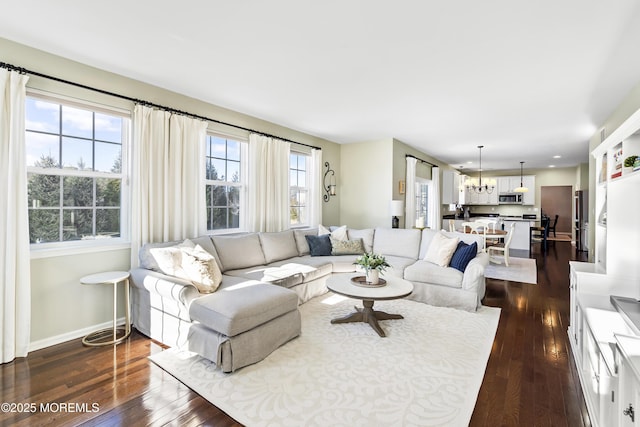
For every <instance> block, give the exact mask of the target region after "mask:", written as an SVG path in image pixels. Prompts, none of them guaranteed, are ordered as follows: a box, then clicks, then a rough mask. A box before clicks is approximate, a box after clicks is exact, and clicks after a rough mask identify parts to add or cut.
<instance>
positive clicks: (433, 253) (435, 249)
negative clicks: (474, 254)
mask: <svg viewBox="0 0 640 427" xmlns="http://www.w3.org/2000/svg"><path fill="white" fill-rule="evenodd" d="M459 241H460V239H458V238H457V237H454V238H449V237H447V236H445V235H444V234H442V233H441V232H438V234H436V235H435V236H433V239H432V240H431V243H430V244H429V249H427V254H426V255H425V257H424V260H425V261H429V262H432V263H434V264H438V265H439V266H440V267H447V266H448V265H449V262H450V261H451V257H452V256H453V254H454V253H455V251H456V248H457V247H458V242H459Z"/></svg>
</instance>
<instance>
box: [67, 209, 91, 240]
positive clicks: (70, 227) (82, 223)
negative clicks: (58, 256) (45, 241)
mask: <svg viewBox="0 0 640 427" xmlns="http://www.w3.org/2000/svg"><path fill="white" fill-rule="evenodd" d="M62 216H63V223H62V240H64V241H65V242H66V241H69V240H81V239H82V238H83V237H93V210H92V209H65V210H64V211H63V212H62Z"/></svg>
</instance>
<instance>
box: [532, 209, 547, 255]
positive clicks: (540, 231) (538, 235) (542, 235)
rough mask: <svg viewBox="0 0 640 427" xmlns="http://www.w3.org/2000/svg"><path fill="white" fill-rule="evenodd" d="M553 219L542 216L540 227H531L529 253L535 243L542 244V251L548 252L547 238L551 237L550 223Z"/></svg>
mask: <svg viewBox="0 0 640 427" xmlns="http://www.w3.org/2000/svg"><path fill="white" fill-rule="evenodd" d="M550 219H551V218H549V217H548V216H546V215H543V216H542V219H541V220H540V225H539V226H533V227H529V251H531V245H533V244H534V243H538V242H539V243H542V249H543V250H544V251H545V252H546V250H547V237H548V236H549V223H550V222H551V221H550Z"/></svg>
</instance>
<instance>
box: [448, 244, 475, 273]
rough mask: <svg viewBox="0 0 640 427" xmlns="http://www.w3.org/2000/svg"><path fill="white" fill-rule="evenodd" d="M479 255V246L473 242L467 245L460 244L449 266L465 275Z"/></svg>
mask: <svg viewBox="0 0 640 427" xmlns="http://www.w3.org/2000/svg"><path fill="white" fill-rule="evenodd" d="M477 253H478V244H477V243H476V242H473V243H472V244H470V245H467V244H466V243H465V242H458V247H457V248H456V251H455V252H454V253H453V256H452V257H451V262H449V266H450V267H452V268H455V269H456V270H458V271H461V272H463V273H464V270H466V269H467V265H468V264H469V262H470V261H471V260H472V259H474V258H475V257H476V254H477Z"/></svg>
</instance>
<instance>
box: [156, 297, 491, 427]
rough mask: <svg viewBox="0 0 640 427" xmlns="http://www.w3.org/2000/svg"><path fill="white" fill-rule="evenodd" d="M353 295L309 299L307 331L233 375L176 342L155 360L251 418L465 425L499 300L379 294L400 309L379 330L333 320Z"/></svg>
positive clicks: (304, 309) (289, 422) (268, 422)
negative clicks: (473, 304)
mask: <svg viewBox="0 0 640 427" xmlns="http://www.w3.org/2000/svg"><path fill="white" fill-rule="evenodd" d="M354 304H356V305H358V306H361V304H362V303H361V302H360V301H354V300H349V299H346V298H344V297H340V296H337V295H333V294H331V293H329V294H326V295H324V296H321V297H317V298H314V299H313V300H311V301H309V302H307V303H306V304H303V305H302V306H301V307H300V311H301V313H302V335H301V336H299V337H298V338H296V339H294V340H292V341H291V342H289V343H287V344H285V345H284V346H282V347H280V348H279V349H278V350H276V351H275V352H273V353H272V354H271V355H270V356H269V357H267V358H266V359H265V360H263V361H261V362H259V363H257V364H255V365H251V366H247V367H245V368H242V369H240V370H238V371H236V372H234V373H232V374H223V373H222V372H220V371H219V370H218V369H216V366H215V364H213V363H211V362H209V361H207V360H205V359H203V358H201V357H199V356H197V355H194V354H192V353H188V352H184V351H179V350H175V349H170V350H166V351H163V352H161V353H157V354H154V355H152V356H150V359H151V360H152V361H153V362H155V363H156V364H158V365H159V366H160V367H162V368H163V369H164V370H166V371H167V372H169V373H170V374H172V375H173V376H174V377H176V378H177V379H179V380H180V381H181V382H182V383H184V384H185V385H187V386H188V387H190V388H191V389H192V390H194V391H196V392H197V393H198V394H200V395H201V396H202V397H204V398H205V399H207V400H208V401H209V402H211V403H213V404H214V405H215V406H217V407H218V408H220V409H222V410H223V411H225V412H226V413H227V414H229V415H230V416H231V417H233V418H234V419H235V420H237V421H238V422H240V423H242V424H244V425H247V426H285V425H286V426H303V425H304V426H398V425H420V426H466V425H468V424H469V420H470V419H471V415H472V413H473V408H474V406H475V402H476V399H477V397H478V392H479V390H480V385H481V384H482V379H483V377H484V371H485V368H486V365H487V360H488V358H489V354H490V352H491V346H492V343H493V339H494V336H495V333H496V329H497V326H498V320H499V317H500V309H499V308H491V307H482V308H481V309H480V310H478V312H476V313H468V312H464V311H460V310H455V309H450V308H441V307H433V306H429V305H427V304H422V303H417V302H413V301H408V300H396V301H379V302H376V303H375V306H374V308H377V309H379V310H381V311H387V312H389V313H398V314H402V315H403V316H404V319H401V320H385V321H381V322H380V324H381V326H382V328H383V329H384V330H385V332H386V334H387V337H385V338H381V337H379V336H378V335H377V334H376V332H375V331H374V330H373V329H371V327H370V326H369V325H368V324H364V323H347V324H335V325H332V324H331V323H330V320H331V319H332V318H335V317H341V316H344V315H346V314H349V313H350V312H352V311H353V306H354Z"/></svg>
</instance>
